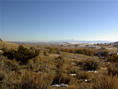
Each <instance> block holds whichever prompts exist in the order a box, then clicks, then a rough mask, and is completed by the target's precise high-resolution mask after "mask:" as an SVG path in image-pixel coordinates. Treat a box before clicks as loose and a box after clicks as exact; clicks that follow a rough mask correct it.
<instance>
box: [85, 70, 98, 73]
mask: <svg viewBox="0 0 118 89" xmlns="http://www.w3.org/2000/svg"><path fill="white" fill-rule="evenodd" d="M87 72H93V73H98V71H96V70H95V71H94V70H92V71H87Z"/></svg>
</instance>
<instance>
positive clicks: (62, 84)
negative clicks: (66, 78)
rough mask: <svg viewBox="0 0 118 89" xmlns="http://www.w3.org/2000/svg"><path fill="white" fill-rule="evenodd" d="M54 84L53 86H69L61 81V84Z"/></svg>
mask: <svg viewBox="0 0 118 89" xmlns="http://www.w3.org/2000/svg"><path fill="white" fill-rule="evenodd" d="M52 86H53V87H68V84H64V83H61V84H54V85H52Z"/></svg>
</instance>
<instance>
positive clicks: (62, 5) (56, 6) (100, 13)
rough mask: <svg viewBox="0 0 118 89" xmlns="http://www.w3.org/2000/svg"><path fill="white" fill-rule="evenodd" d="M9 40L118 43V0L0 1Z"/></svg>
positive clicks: (0, 24) (0, 19) (2, 29)
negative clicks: (117, 41) (101, 41)
mask: <svg viewBox="0 0 118 89" xmlns="http://www.w3.org/2000/svg"><path fill="white" fill-rule="evenodd" d="M0 36H1V37H2V39H3V40H7V41H32V40H33V41H53V40H110V41H116V40H118V0H0Z"/></svg>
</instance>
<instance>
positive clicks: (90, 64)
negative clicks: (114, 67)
mask: <svg viewBox="0 0 118 89" xmlns="http://www.w3.org/2000/svg"><path fill="white" fill-rule="evenodd" d="M82 66H83V69H84V70H87V71H88V70H90V71H95V70H97V69H99V62H97V61H96V60H94V59H88V60H85V61H83V64H82Z"/></svg>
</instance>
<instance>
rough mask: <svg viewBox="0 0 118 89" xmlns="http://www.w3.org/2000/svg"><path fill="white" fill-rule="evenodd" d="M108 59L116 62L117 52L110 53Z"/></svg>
mask: <svg viewBox="0 0 118 89" xmlns="http://www.w3.org/2000/svg"><path fill="white" fill-rule="evenodd" d="M108 61H110V62H118V55H117V54H112V55H110V56H109V57H108Z"/></svg>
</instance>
